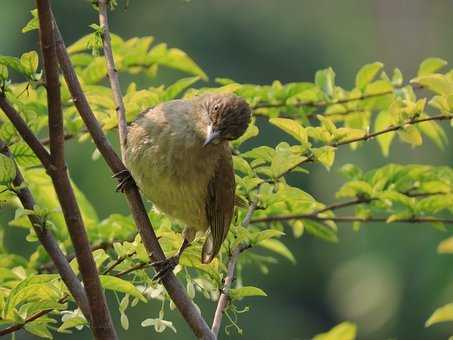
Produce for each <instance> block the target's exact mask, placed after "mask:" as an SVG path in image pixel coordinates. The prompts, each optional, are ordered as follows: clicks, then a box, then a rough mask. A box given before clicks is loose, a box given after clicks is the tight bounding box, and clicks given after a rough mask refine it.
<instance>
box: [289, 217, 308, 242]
mask: <svg viewBox="0 0 453 340" xmlns="http://www.w3.org/2000/svg"><path fill="white" fill-rule="evenodd" d="M291 228H292V229H293V234H294V237H295V238H299V237H301V236H302V235H303V234H304V230H305V226H304V221H302V220H296V221H294V222H292V223H291Z"/></svg>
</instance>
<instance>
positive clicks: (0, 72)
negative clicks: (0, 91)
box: [0, 65, 8, 80]
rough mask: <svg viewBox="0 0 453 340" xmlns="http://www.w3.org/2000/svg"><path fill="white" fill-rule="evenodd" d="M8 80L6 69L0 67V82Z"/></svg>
mask: <svg viewBox="0 0 453 340" xmlns="http://www.w3.org/2000/svg"><path fill="white" fill-rule="evenodd" d="M7 79H8V67H6V66H5V65H0V80H7Z"/></svg>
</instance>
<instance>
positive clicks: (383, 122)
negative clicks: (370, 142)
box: [374, 110, 395, 157]
mask: <svg viewBox="0 0 453 340" xmlns="http://www.w3.org/2000/svg"><path fill="white" fill-rule="evenodd" d="M393 123H394V118H393V117H392V114H391V113H390V111H388V110H383V111H381V112H379V113H378V115H377V116H376V121H375V123H374V132H377V131H382V130H384V129H386V128H388V127H389V126H391V125H392V124H393ZM394 137H395V132H394V131H392V132H387V133H383V134H381V135H379V136H377V137H376V138H377V141H378V143H379V146H380V147H381V151H382V154H383V155H384V156H385V157H387V156H388V155H389V151H390V145H391V144H392V140H393V138H394Z"/></svg>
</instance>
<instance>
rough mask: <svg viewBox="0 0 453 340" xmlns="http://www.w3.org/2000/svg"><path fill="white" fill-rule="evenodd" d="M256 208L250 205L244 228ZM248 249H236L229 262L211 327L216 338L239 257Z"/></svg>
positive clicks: (245, 247)
mask: <svg viewBox="0 0 453 340" xmlns="http://www.w3.org/2000/svg"><path fill="white" fill-rule="evenodd" d="M256 207H257V203H256V202H253V203H252V204H251V205H250V207H249V209H248V211H247V214H246V215H245V217H244V220H243V221H242V225H243V226H244V227H246V226H247V225H249V223H250V220H251V218H252V216H253V213H254V212H255V209H256ZM247 248H249V245H247V244H241V245H239V246H238V247H236V248H234V249H233V251H232V252H231V255H230V258H229V260H228V269H227V275H226V276H225V280H224V283H223V287H222V291H221V293H220V297H219V300H218V302H217V308H216V311H215V314H214V319H213V321H212V327H211V330H212V332H213V333H214V334H215V336H216V337H217V336H218V335H219V330H220V325H221V324H222V317H223V313H224V312H225V309H226V307H227V305H228V300H229V297H228V292H229V290H230V288H231V284H232V282H233V279H234V272H235V270H236V264H237V261H238V259H239V255H240V254H241V253H242V252H243V251H244V250H246V249H247Z"/></svg>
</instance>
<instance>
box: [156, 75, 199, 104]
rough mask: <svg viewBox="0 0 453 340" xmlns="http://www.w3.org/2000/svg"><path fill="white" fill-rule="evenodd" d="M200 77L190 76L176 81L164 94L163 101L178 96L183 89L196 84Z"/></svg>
mask: <svg viewBox="0 0 453 340" xmlns="http://www.w3.org/2000/svg"><path fill="white" fill-rule="evenodd" d="M198 80H200V77H189V78H183V79H179V80H178V81H177V82H176V83H174V84H172V85H170V86H169V87H168V88H167V89H166V90H165V93H164V94H163V96H162V101H168V100H171V99H174V98H176V97H177V96H178V95H179V94H180V93H181V92H182V91H184V90H185V89H187V88H188V87H190V86H192V85H193V84H195V83H196V82H197V81H198Z"/></svg>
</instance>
